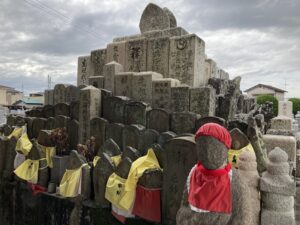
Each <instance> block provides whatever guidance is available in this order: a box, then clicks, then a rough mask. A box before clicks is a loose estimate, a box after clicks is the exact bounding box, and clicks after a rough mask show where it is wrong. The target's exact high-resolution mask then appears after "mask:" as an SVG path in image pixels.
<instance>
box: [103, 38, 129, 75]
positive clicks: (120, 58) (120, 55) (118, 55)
mask: <svg viewBox="0 0 300 225" xmlns="http://www.w3.org/2000/svg"><path fill="white" fill-rule="evenodd" d="M126 44H127V42H126V41H120V42H114V43H111V44H108V45H107V62H108V63H110V62H112V61H115V62H117V63H120V64H121V65H122V66H123V67H126V59H125V55H126V52H125V51H126ZM120 72H121V71H120Z"/></svg>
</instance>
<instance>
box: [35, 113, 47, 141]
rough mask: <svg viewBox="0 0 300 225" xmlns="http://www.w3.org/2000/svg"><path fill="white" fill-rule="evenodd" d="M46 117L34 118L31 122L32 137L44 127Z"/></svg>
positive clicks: (36, 135) (37, 134)
mask: <svg viewBox="0 0 300 225" xmlns="http://www.w3.org/2000/svg"><path fill="white" fill-rule="evenodd" d="M46 121H47V119H44V118H35V119H34V120H33V122H32V137H33V138H37V137H38V136H39V132H40V130H43V129H45V127H46Z"/></svg>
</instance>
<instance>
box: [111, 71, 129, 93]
mask: <svg viewBox="0 0 300 225" xmlns="http://www.w3.org/2000/svg"><path fill="white" fill-rule="evenodd" d="M132 77H133V73H131V72H123V73H118V74H116V75H115V90H114V95H115V96H127V97H129V98H131V96H132V90H133V86H132Z"/></svg>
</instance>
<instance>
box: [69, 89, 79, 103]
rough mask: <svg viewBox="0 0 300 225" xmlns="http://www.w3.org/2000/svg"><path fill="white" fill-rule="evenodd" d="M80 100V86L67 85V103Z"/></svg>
mask: <svg viewBox="0 0 300 225" xmlns="http://www.w3.org/2000/svg"><path fill="white" fill-rule="evenodd" d="M78 100H79V88H78V87H76V86H74V85H69V86H68V87H66V103H68V104H70V103H71V102H73V101H78Z"/></svg>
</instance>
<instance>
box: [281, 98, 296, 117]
mask: <svg viewBox="0 0 300 225" xmlns="http://www.w3.org/2000/svg"><path fill="white" fill-rule="evenodd" d="M278 116H286V117H289V118H292V119H294V114H293V102H290V101H279V102H278Z"/></svg>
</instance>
